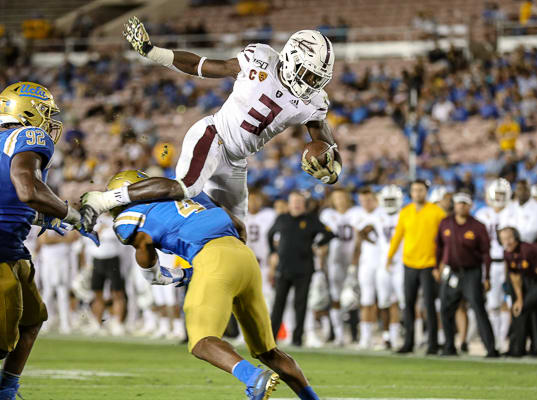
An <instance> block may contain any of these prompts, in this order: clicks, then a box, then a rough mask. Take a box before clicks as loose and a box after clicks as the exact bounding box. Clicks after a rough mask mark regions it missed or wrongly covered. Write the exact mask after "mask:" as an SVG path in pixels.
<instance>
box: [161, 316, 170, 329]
mask: <svg viewBox="0 0 537 400" xmlns="http://www.w3.org/2000/svg"><path fill="white" fill-rule="evenodd" d="M159 331H161V332H169V331H170V319H169V318H168V317H160V321H159Z"/></svg>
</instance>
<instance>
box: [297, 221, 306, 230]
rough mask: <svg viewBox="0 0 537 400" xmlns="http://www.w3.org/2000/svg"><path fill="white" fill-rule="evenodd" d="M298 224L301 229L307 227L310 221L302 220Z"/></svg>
mask: <svg viewBox="0 0 537 400" xmlns="http://www.w3.org/2000/svg"><path fill="white" fill-rule="evenodd" d="M298 226H299V227H300V229H306V226H308V223H307V222H306V221H300V223H299V224H298Z"/></svg>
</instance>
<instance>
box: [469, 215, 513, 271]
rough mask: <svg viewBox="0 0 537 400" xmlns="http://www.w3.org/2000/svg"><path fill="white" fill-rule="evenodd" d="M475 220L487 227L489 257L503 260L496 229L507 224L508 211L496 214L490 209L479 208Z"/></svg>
mask: <svg viewBox="0 0 537 400" xmlns="http://www.w3.org/2000/svg"><path fill="white" fill-rule="evenodd" d="M475 218H476V219H477V220H478V221H479V222H481V223H482V224H483V225H485V226H486V227H487V232H488V233H489V238H490V256H491V258H492V259H496V260H501V259H503V247H502V245H501V244H500V242H499V241H498V233H497V232H498V229H499V228H500V227H501V226H506V225H508V224H509V210H508V209H507V208H504V209H503V210H501V211H500V212H496V211H495V210H494V208H492V207H488V206H487V207H483V208H480V209H479V210H478V211H477V213H476V214H475Z"/></svg>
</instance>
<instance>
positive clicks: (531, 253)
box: [498, 227, 537, 357]
mask: <svg viewBox="0 0 537 400" xmlns="http://www.w3.org/2000/svg"><path fill="white" fill-rule="evenodd" d="M498 235H499V238H500V242H501V244H502V246H503V249H504V259H505V263H506V266H507V271H508V273H509V280H510V281H511V284H512V286H513V291H514V298H513V306H512V307H511V312H512V314H513V320H512V323H511V329H510V333H509V351H508V352H507V355H510V356H512V357H522V356H523V355H525V354H526V337H527V332H528V331H529V330H530V329H529V328H530V327H529V325H530V319H531V314H532V312H535V310H536V309H537V245H534V244H529V243H526V242H522V241H521V240H520V234H519V233H518V231H517V230H516V228H513V227H505V228H502V229H501V230H500V231H499V233H498Z"/></svg>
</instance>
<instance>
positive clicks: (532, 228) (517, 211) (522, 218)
mask: <svg viewBox="0 0 537 400" xmlns="http://www.w3.org/2000/svg"><path fill="white" fill-rule="evenodd" d="M508 212H509V213H510V218H511V220H510V224H511V226H514V227H515V228H517V230H518V232H519V233H520V239H521V240H522V241H523V242H528V243H534V242H536V241H537V201H535V200H534V199H532V198H531V191H530V185H529V183H528V181H526V180H524V179H523V180H519V181H518V182H517V183H516V188H515V201H513V202H511V204H510V205H509V207H508Z"/></svg>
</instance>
